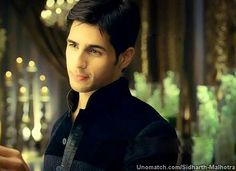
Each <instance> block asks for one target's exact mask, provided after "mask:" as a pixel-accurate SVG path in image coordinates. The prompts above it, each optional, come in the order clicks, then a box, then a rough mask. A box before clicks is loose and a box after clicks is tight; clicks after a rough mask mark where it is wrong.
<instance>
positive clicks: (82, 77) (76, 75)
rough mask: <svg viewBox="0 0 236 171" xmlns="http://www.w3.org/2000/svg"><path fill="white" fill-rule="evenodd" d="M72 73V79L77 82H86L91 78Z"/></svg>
mask: <svg viewBox="0 0 236 171" xmlns="http://www.w3.org/2000/svg"><path fill="white" fill-rule="evenodd" d="M70 73H71V76H72V78H73V79H74V80H76V81H85V80H87V79H88V78H89V76H88V75H86V74H74V73H72V72H70Z"/></svg>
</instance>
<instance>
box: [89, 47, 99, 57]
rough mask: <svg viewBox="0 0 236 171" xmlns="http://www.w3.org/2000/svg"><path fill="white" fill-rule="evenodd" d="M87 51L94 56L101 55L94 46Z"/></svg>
mask: <svg viewBox="0 0 236 171" xmlns="http://www.w3.org/2000/svg"><path fill="white" fill-rule="evenodd" d="M88 52H89V54H91V55H94V56H101V55H102V52H100V51H98V50H96V49H94V48H90V49H88Z"/></svg>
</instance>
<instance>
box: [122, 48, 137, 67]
mask: <svg viewBox="0 0 236 171" xmlns="http://www.w3.org/2000/svg"><path fill="white" fill-rule="evenodd" d="M134 54H135V49H134V48H133V47H129V48H128V49H126V50H125V51H124V52H123V53H121V54H120V57H119V65H120V69H121V70H123V69H125V68H127V67H128V65H129V64H130V63H131V62H132V60H133V57H134Z"/></svg>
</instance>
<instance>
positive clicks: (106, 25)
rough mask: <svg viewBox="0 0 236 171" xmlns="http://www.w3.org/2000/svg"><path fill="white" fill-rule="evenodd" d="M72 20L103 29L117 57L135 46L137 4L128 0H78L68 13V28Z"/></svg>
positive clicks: (138, 23)
mask: <svg viewBox="0 0 236 171" xmlns="http://www.w3.org/2000/svg"><path fill="white" fill-rule="evenodd" d="M74 20H78V21H80V22H82V23H87V24H92V25H97V26H98V27H99V29H100V31H101V32H104V31H105V32H106V33H107V34H108V35H109V39H110V43H111V44H112V46H113V47H114V49H115V51H116V56H117V57H118V56H119V55H120V54H121V53H122V52H124V51H125V50H126V49H127V48H129V47H134V46H135V42H136V39H137V36H138V33H139V28H140V13H139V9H138V6H137V5H136V4H135V3H134V2H133V1H130V0H80V1H79V2H78V3H76V4H75V5H74V7H73V8H72V9H71V10H70V11H69V13H68V16H67V26H68V29H70V27H71V25H72V23H73V21H74Z"/></svg>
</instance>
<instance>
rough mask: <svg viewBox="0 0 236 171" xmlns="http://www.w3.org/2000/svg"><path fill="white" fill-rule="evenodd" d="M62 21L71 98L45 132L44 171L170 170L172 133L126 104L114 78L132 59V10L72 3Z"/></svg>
mask: <svg viewBox="0 0 236 171" xmlns="http://www.w3.org/2000/svg"><path fill="white" fill-rule="evenodd" d="M67 20H68V27H69V35H68V38H67V48H66V62H67V71H68V75H69V82H70V86H71V88H72V90H71V91H70V92H69V94H68V97H67V98H68V108H69V109H68V112H66V113H65V114H64V115H63V116H62V117H61V118H60V119H59V120H58V121H57V122H56V123H55V125H54V127H53V130H52V136H51V139H50V142H49V145H48V148H47V150H46V152H45V158H44V170H46V171H53V170H65V171H67V170H76V171H77V170H85V171H90V170H94V171H103V170H104V171H105V170H106V171H116V170H137V169H138V168H139V167H141V166H156V165H166V166H167V165H175V164H176V161H177V156H178V139H177V136H176V133H175V130H174V128H172V127H171V126H170V125H169V124H168V123H167V122H166V121H165V120H164V119H163V118H162V117H161V116H160V115H159V113H158V112H156V111H155V110H154V109H153V108H152V107H150V106H149V105H147V104H146V103H144V102H142V101H140V100H138V99H137V98H135V97H133V96H132V95H131V94H130V91H129V88H128V81H127V80H126V79H125V78H123V77H122V72H123V70H124V69H125V68H126V67H127V66H128V65H129V64H130V62H131V61H132V59H133V56H134V53H135V49H134V46H135V41H136V38H137V35H138V32H139V25H140V16H139V11H138V8H137V7H136V6H135V5H134V4H133V3H132V2H130V1H128V0H80V1H79V2H78V3H77V4H76V5H75V6H74V7H73V8H72V10H71V11H70V13H69V14H68V18H67ZM7 151H10V150H9V149H7V148H5V147H0V156H2V157H0V168H1V162H2V161H3V160H7V159H9V158H8V157H11V155H10V154H9V155H7V154H6V152H7ZM12 153H14V155H13V157H12V158H14V159H16V160H17V161H18V163H19V164H18V165H17V164H15V166H19V167H20V166H21V170H27V169H28V168H27V167H26V164H25V162H24V161H23V160H22V157H21V156H20V155H19V153H18V152H17V151H13V152H12ZM15 154H17V155H15ZM12 163H13V162H12ZM20 164H22V165H20ZM2 168H8V167H7V166H5V165H4V166H3V167H2ZM16 168H17V167H15V168H13V169H12V170H14V169H15V170H17V169H16Z"/></svg>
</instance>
